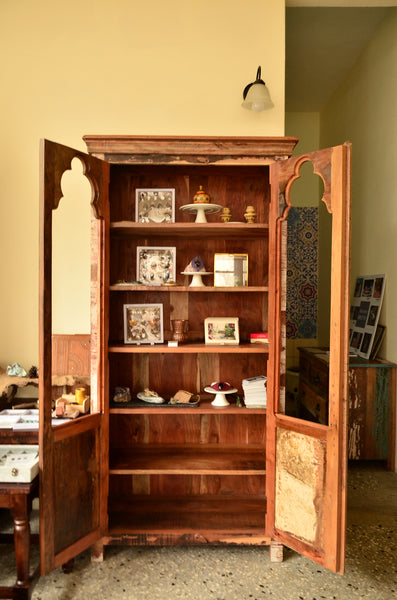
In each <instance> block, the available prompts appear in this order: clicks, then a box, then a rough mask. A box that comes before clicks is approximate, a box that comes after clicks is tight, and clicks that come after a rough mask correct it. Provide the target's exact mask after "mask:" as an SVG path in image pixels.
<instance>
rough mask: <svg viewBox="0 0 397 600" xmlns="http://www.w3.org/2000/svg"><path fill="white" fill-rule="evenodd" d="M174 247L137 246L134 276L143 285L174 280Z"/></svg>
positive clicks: (161, 283) (163, 283) (162, 283)
mask: <svg viewBox="0 0 397 600" xmlns="http://www.w3.org/2000/svg"><path fill="white" fill-rule="evenodd" d="M175 277H176V248H175V247H162V246H161V247H159V246H138V247H137V249H136V278H137V280H138V281H140V282H141V283H143V284H145V285H165V284H166V283H171V282H173V281H175Z"/></svg>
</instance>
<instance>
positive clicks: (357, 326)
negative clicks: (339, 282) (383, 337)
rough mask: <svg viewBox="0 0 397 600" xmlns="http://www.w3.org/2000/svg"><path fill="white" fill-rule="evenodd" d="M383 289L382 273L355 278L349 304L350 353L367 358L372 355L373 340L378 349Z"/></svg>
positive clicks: (383, 279) (383, 277) (383, 276)
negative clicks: (352, 294)
mask: <svg viewBox="0 0 397 600" xmlns="http://www.w3.org/2000/svg"><path fill="white" fill-rule="evenodd" d="M384 290H385V275H384V274H382V275H366V276H363V277H358V278H357V279H356V285H355V288H354V296H353V299H352V302H351V306H350V342H349V352H350V354H356V355H358V356H361V358H365V359H369V358H370V357H372V347H373V344H374V341H375V340H376V343H377V345H378V350H379V346H380V344H379V339H378V337H377V335H380V334H381V333H382V330H378V321H379V315H380V311H381V308H382V300H383V294H384ZM377 332H378V334H377Z"/></svg>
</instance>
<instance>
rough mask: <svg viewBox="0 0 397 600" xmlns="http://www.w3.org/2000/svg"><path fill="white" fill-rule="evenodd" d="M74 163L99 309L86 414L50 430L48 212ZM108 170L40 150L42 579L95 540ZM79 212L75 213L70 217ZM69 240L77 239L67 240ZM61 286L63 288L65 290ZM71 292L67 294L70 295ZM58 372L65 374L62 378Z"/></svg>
mask: <svg viewBox="0 0 397 600" xmlns="http://www.w3.org/2000/svg"><path fill="white" fill-rule="evenodd" d="M74 158H78V159H79V160H80V161H81V163H82V166H83V173H84V175H85V176H86V177H87V179H88V180H89V182H90V184H91V191H92V196H91V205H92V209H93V217H92V224H91V288H90V294H91V298H93V296H94V297H95V304H97V305H98V307H99V308H98V311H97V312H96V313H95V314H91V331H90V338H91V360H90V371H91V373H90V376H91V380H90V396H91V398H90V399H91V409H90V413H89V414H87V415H84V416H80V417H79V418H77V419H75V420H72V421H70V422H67V423H64V424H62V425H56V426H53V425H52V400H53V397H52V396H53V390H52V372H53V369H52V364H53V362H55V358H56V357H54V356H53V349H52V341H53V333H54V332H53V331H52V234H53V213H54V211H55V210H56V209H57V208H58V204H59V202H60V200H61V198H62V195H63V194H62V189H61V178H62V175H63V173H64V172H65V171H67V170H69V169H71V163H72V160H73V159H74ZM108 186H109V165H108V164H107V163H105V162H103V161H101V160H99V159H97V158H94V157H92V156H89V155H86V154H84V153H82V152H79V151H76V150H73V149H71V148H67V147H65V146H61V145H58V144H55V143H53V142H49V141H47V140H42V141H41V146H40V322H39V326H40V336H39V403H40V427H39V465H40V562H41V573H42V574H46V573H48V572H50V571H51V570H53V569H54V568H56V567H58V566H60V565H62V564H64V563H66V562H67V561H69V560H70V559H72V558H73V557H74V556H76V555H77V554H78V553H79V552H81V551H83V550H85V549H86V548H87V547H89V546H90V545H92V544H93V543H94V542H95V541H97V540H98V538H99V537H100V536H101V535H102V531H103V528H104V527H105V526H106V524H105V523H104V518H105V517H104V515H105V512H106V511H104V510H102V506H103V502H102V498H103V497H104V492H103V485H102V483H103V481H104V478H103V473H104V470H103V469H104V468H105V467H104V466H103V460H102V457H103V456H106V449H105V448H104V444H103V440H102V429H103V421H104V418H105V415H104V410H103V406H102V405H101V402H103V400H102V399H103V393H102V391H103V381H104V368H105V366H104V365H103V364H101V361H100V360H99V359H100V355H101V354H100V352H99V348H100V346H101V344H103V341H104V339H105V335H106V332H105V331H104V327H103V319H102V323H101V314H103V311H104V310H105V308H106V307H105V301H106V299H105V297H104V294H103V286H100V284H99V282H101V281H103V277H104V275H105V273H106V270H105V268H104V260H105V250H104V244H103V240H104V228H105V226H106V225H105V224H106V219H105V218H104V212H105V210H107V198H108ZM78 219H79V215H78V214H76V220H78ZM70 242H71V243H76V242H77V240H74V239H71V240H70ZM67 288H68V286H67V285H66V286H65V289H67ZM70 291H71V293H72V292H73V291H72V290H70ZM65 375H68V374H67V373H65Z"/></svg>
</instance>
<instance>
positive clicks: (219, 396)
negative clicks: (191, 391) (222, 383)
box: [204, 386, 237, 408]
mask: <svg viewBox="0 0 397 600" xmlns="http://www.w3.org/2000/svg"><path fill="white" fill-rule="evenodd" d="M204 391H205V392H207V393H209V394H215V398H214V399H213V401H212V402H211V404H212V406H215V407H217V408H222V407H224V406H229V404H230V402H228V400H227V398H226V394H236V393H237V389H236V388H232V389H231V390H222V391H217V390H214V388H212V387H210V386H207V387H205V388H204Z"/></svg>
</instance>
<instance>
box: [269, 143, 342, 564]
mask: <svg viewBox="0 0 397 600" xmlns="http://www.w3.org/2000/svg"><path fill="white" fill-rule="evenodd" d="M350 150H351V149H350V144H348V143H346V144H344V145H342V146H337V147H335V148H329V149H326V150H321V151H318V152H313V153H310V154H306V155H304V156H299V157H292V158H290V159H288V160H286V161H280V162H278V163H275V164H273V165H271V167H270V178H271V193H272V200H271V218H270V234H269V244H270V248H269V256H271V265H270V269H269V272H270V278H269V290H270V292H271V293H270V294H269V339H270V342H271V343H272V344H274V352H272V353H271V355H270V359H269V373H268V375H269V377H268V408H267V451H266V455H267V503H268V508H267V528H268V533H269V535H270V536H271V537H272V539H274V540H278V541H279V542H281V543H282V544H284V545H286V546H288V547H289V548H291V549H293V550H295V551H296V552H299V553H300V554H303V555H305V556H307V557H309V558H311V559H312V560H314V561H315V562H317V563H318V564H320V565H322V566H324V567H327V568H328V569H330V570H332V571H335V572H339V573H343V572H344V554H345V518H346V514H345V513H346V471H347V441H346V438H347V401H348V387H347V369H348V337H349V267H350V262H349V254H350V251H349V250H350ZM306 161H310V162H311V163H312V164H313V169H314V173H316V174H317V175H319V176H320V177H321V178H322V180H323V183H324V194H323V197H322V201H324V202H325V204H326V207H327V209H328V212H329V213H331V214H332V249H331V299H330V354H329V394H328V397H329V415H328V425H321V424H318V423H314V422H313V423H312V422H309V421H305V420H302V419H299V418H296V417H290V416H287V415H285V414H283V408H282V402H281V401H280V398H281V397H282V392H283V388H284V385H285V361H284V358H283V356H284V355H285V291H286V290H285V288H286V286H285V280H284V277H283V273H284V272H285V262H284V261H285V226H286V223H285V219H286V217H287V214H288V211H289V208H290V207H291V200H290V191H291V185H292V184H293V182H294V181H295V180H296V179H297V178H298V177H299V175H300V168H301V166H302V164H303V163H304V162H306ZM272 292H273V293H272Z"/></svg>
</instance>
